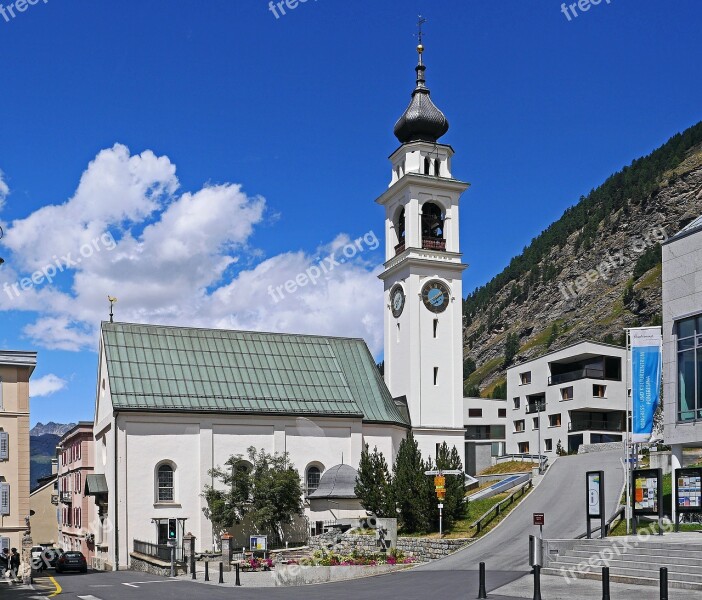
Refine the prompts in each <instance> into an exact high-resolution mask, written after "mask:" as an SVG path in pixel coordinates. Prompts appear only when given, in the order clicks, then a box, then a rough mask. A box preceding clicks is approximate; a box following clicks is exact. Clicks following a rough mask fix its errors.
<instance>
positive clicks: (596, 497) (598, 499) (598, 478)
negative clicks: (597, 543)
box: [585, 471, 607, 539]
mask: <svg viewBox="0 0 702 600" xmlns="http://www.w3.org/2000/svg"><path fill="white" fill-rule="evenodd" d="M585 482H586V489H585V493H586V494H587V502H586V510H585V520H586V521H587V539H590V538H591V537H592V529H591V523H590V521H591V519H599V520H600V538H605V537H606V536H607V524H606V520H605V489H604V471H588V472H587V473H586V475H585Z"/></svg>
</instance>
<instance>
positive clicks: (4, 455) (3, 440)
mask: <svg viewBox="0 0 702 600" xmlns="http://www.w3.org/2000/svg"><path fill="white" fill-rule="evenodd" d="M0 460H10V434H9V433H7V431H0Z"/></svg>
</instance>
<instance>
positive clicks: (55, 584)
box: [49, 577, 62, 598]
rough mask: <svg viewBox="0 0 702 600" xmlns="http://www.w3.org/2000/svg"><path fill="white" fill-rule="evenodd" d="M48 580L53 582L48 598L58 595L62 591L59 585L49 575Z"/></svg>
mask: <svg viewBox="0 0 702 600" xmlns="http://www.w3.org/2000/svg"><path fill="white" fill-rule="evenodd" d="M49 581H51V583H53V584H54V588H55V589H54V591H53V592H52V593H51V594H49V598H53V597H54V596H58V595H59V594H60V593H61V591H62V589H61V586H60V585H59V583H58V581H56V580H55V579H54V578H53V577H49Z"/></svg>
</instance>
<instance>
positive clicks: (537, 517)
mask: <svg viewBox="0 0 702 600" xmlns="http://www.w3.org/2000/svg"><path fill="white" fill-rule="evenodd" d="M545 524H546V515H544V513H534V525H540V526H543V525H545Z"/></svg>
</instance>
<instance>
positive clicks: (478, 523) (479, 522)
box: [471, 479, 534, 535]
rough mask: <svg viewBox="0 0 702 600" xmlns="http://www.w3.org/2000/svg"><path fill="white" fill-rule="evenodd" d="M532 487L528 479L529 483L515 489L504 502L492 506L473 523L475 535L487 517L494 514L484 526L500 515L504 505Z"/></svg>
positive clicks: (480, 529) (510, 502)
mask: <svg viewBox="0 0 702 600" xmlns="http://www.w3.org/2000/svg"><path fill="white" fill-rule="evenodd" d="M533 485H534V483H533V482H532V480H531V479H530V480H529V481H527V482H525V483H523V484H522V485H521V486H519V488H517V489H516V490H515V491H514V492H513V493H512V494H510V495H509V496H507V498H505V499H504V500H502V501H500V502H498V503H497V504H495V506H493V507H492V508H491V509H490V510H488V511H487V512H486V513H485V514H483V515H482V516H481V517H480V518H479V519H478V520H477V521H475V522H474V523H473V524H472V525H471V527H475V528H476V529H477V531H476V532H475V535H478V534H479V533H480V532H481V531H482V529H483V520H485V519H487V517H490V515H492V513H493V512H494V513H495V514H494V515H492V516H491V517H490V519H488V520H487V521H486V522H485V523H484V524H485V525H487V524H488V523H489V522H490V521H492V520H493V519H494V518H496V517H498V516H499V515H500V510H501V508H502V506H503V505H504V504H512V502H514V500H515V499H516V498H517V497H518V496H519V495H521V496H523V495H524V494H526V490H528V489H529V488H531V487H532V486H533Z"/></svg>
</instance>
